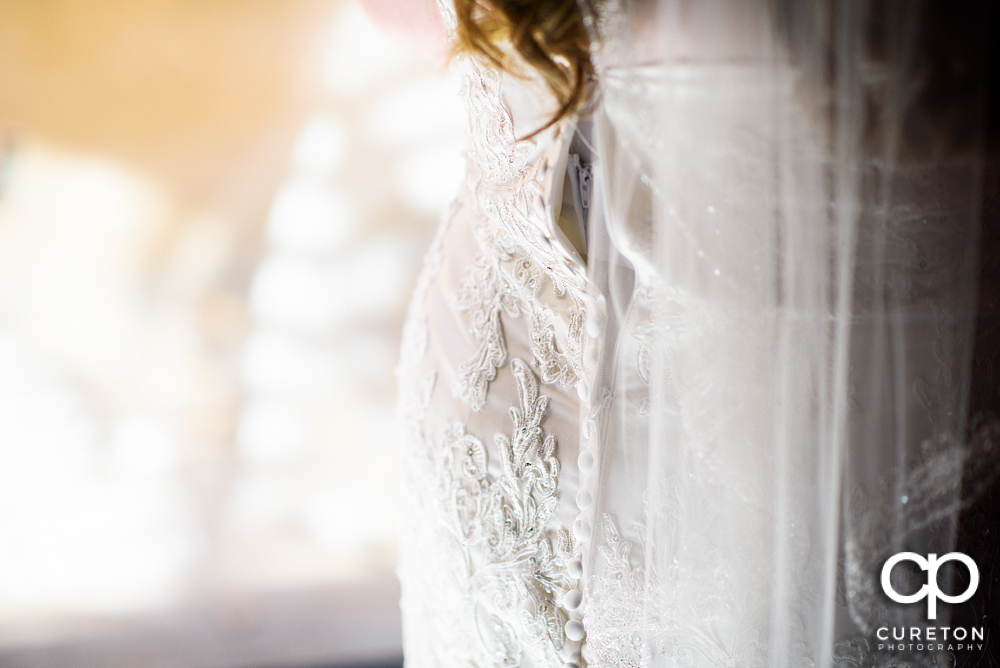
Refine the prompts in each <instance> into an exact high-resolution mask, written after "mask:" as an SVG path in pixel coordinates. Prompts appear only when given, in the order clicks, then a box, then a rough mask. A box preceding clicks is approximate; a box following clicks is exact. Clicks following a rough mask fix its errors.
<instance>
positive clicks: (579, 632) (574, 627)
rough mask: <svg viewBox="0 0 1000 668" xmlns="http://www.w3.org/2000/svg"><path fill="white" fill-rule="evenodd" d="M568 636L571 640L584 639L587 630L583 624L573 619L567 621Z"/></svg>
mask: <svg viewBox="0 0 1000 668" xmlns="http://www.w3.org/2000/svg"><path fill="white" fill-rule="evenodd" d="M564 628H565V629H566V637H567V638H569V639H570V640H583V636H584V635H586V630H585V629H584V628H583V624H581V623H580V622H578V621H576V620H575V619H571V620H569V621H568V622H566V626H565V627H564Z"/></svg>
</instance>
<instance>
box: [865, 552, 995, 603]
mask: <svg viewBox="0 0 1000 668" xmlns="http://www.w3.org/2000/svg"><path fill="white" fill-rule="evenodd" d="M901 561H912V562H914V563H915V564H917V566H920V569H921V570H924V571H927V584H925V585H924V586H923V587H921V588H920V591H918V592H917V593H916V594H910V595H908V596H904V595H902V594H900V593H898V592H897V591H896V590H895V589H893V588H892V582H891V581H890V576H891V575H892V569H893V567H894V566H895V565H896V564H898V563H899V562H901ZM948 561H960V562H962V563H963V564H965V566H966V568H968V569H969V588H968V589H966V590H965V591H964V592H962V593H961V594H958V595H957V596H949V595H948V594H945V593H944V592H943V591H941V590H940V589H938V586H937V572H938V568H940V567H941V564H943V563H945V562H948ZM978 587H979V568H978V567H977V566H976V562H975V561H973V560H972V558H971V557H970V556H969V555H967V554H962V553H961V552H949V553H948V554H946V555H944V556H943V557H941V558H940V559H938V556H937V555H936V554H934V553H933V552H932V553H930V554H928V555H927V558H926V559H924V558H923V557H922V556H920V555H919V554H917V553H916V552H900V553H899V554H896V555H894V556H892V557H890V558H889V560H888V561H886V562H885V565H884V566H883V567H882V590H883V591H884V592H885V594H886V596H888V597H889V598H891V599H892V600H894V601H896V602H897V603H916V602H917V601H919V600H920V599H922V598H924V597H926V598H927V619H937V600H938V599H939V598H940V599H941V600H942V601H944V602H945V603H963V602H964V601H968V600H969V599H970V598H972V595H973V594H975V593H976V589H977V588H978Z"/></svg>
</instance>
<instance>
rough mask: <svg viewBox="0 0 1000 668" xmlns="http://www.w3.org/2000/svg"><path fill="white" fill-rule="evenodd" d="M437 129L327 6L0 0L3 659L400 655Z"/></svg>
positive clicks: (294, 660)
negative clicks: (404, 354) (408, 397)
mask: <svg viewBox="0 0 1000 668" xmlns="http://www.w3.org/2000/svg"><path fill="white" fill-rule="evenodd" d="M462 127H463V126H462V121H461V112H460V107H459V103H458V98H457V96H456V94H455V86H454V85H453V83H452V81H451V80H450V79H449V78H448V77H447V76H446V75H445V73H444V72H443V70H442V69H441V67H440V66H439V65H435V64H433V63H428V62H424V61H422V60H420V59H419V58H417V57H416V56H414V55H412V54H410V53H409V52H407V51H406V50H404V49H403V48H402V47H400V46H399V45H397V44H395V43H394V42H393V41H392V40H390V39H389V38H387V37H385V36H384V35H382V34H381V33H379V32H378V30H377V29H376V28H375V27H374V26H373V25H372V24H371V22H370V20H369V19H368V18H367V16H366V15H365V14H364V12H363V11H362V10H361V9H360V8H359V7H358V6H357V5H356V4H354V3H353V2H352V1H349V0H0V666H4V667H5V668H6V667H13V666H38V667H45V668H50V667H52V668H58V667H62V666H67V667H69V666H72V667H74V668H80V667H89V666H94V667H102V668H103V667H115V668H117V667H119V666H121V667H132V666H184V667H187V666H191V667H194V666H206V667H207V666H218V667H220V668H222V667H232V668H238V667H243V666H246V667H251V666H254V667H258V666H259V667H265V666H268V667H274V668H278V667H279V666H343V665H362V664H373V663H383V664H384V663H390V664H391V663H393V662H397V661H398V660H399V658H398V657H399V655H400V638H399V619H398V612H397V607H396V596H397V590H396V584H395V579H394V576H393V572H392V570H393V568H394V561H395V546H394V532H395V526H394V523H395V506H394V504H395V499H394V497H393V492H394V484H395V476H396V470H395V462H394V456H393V452H392V412H393V402H394V397H393V395H394V391H395V386H394V378H393V375H392V370H393V366H394V365H395V362H396V355H397V353H396V349H397V345H398V337H399V330H400V328H401V324H402V318H403V314H404V311H405V308H406V302H407V299H408V297H409V291H410V289H411V288H412V285H413V281H414V279H415V276H416V273H417V271H418V270H419V265H420V258H421V255H422V253H423V251H424V249H425V248H426V246H427V244H428V241H429V237H430V235H431V234H432V233H433V229H434V226H435V225H436V223H437V220H438V214H439V211H441V210H442V209H443V208H444V207H445V206H446V205H447V203H448V201H449V200H450V198H451V196H452V194H453V191H454V189H455V188H456V186H457V183H458V181H459V179H460V176H461V167H462V158H461V156H460V152H461V151H460V150H461V140H462V134H461V133H462Z"/></svg>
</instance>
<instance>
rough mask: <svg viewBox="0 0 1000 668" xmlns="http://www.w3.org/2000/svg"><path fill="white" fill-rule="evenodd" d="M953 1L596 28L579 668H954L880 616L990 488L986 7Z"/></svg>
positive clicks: (764, 9) (916, 608)
mask: <svg viewBox="0 0 1000 668" xmlns="http://www.w3.org/2000/svg"><path fill="white" fill-rule="evenodd" d="M947 4H948V3H931V2H913V1H908V0H887V1H886V2H878V3H875V2H851V1H846V0H845V1H838V0H817V1H816V2H794V1H793V0H774V1H770V2H768V1H765V0H746V1H742V2H736V1H725V0H605V1H604V2H601V3H599V4H598V5H596V7H597V9H596V11H595V13H593V14H589V15H588V19H587V21H588V25H590V26H591V27H592V29H593V35H594V40H595V44H594V46H595V60H596V65H597V70H598V80H599V100H598V103H597V107H596V112H595V121H594V125H595V137H596V149H597V154H598V156H599V157H598V161H599V168H598V176H597V178H598V181H599V188H598V189H597V190H598V192H599V195H600V197H601V198H602V201H601V203H600V206H595V208H594V211H595V213H594V214H592V215H593V219H592V220H591V222H590V232H589V234H590V239H589V257H590V261H589V266H590V273H591V279H592V280H593V281H595V283H596V284H597V285H599V286H601V288H602V290H603V292H604V295H605V297H604V301H603V302H602V303H601V304H599V305H597V306H598V310H599V311H600V312H601V313H602V314H603V317H604V322H603V327H604V328H605V329H604V331H605V332H606V337H605V340H606V344H605V348H604V349H603V350H602V351H600V355H599V357H598V361H597V363H596V364H595V366H594V369H593V371H592V373H593V377H592V379H591V383H590V386H591V388H592V389H591V390H590V401H589V402H585V404H586V405H585V406H584V409H583V414H582V416H581V419H582V421H583V429H582V430H581V431H582V434H583V443H582V445H581V447H582V448H583V451H584V457H585V458H586V457H589V456H593V457H594V458H596V462H597V463H596V466H594V468H593V469H592V470H591V471H590V472H589V473H588V474H587V477H586V478H585V487H586V489H585V492H584V494H586V495H590V496H589V497H588V498H587V499H586V502H585V503H583V504H581V505H583V506H586V507H587V511H586V512H587V513H588V515H587V520H586V521H587V522H588V523H589V525H590V526H589V527H588V529H590V530H589V531H587V532H586V534H587V535H591V534H592V536H593V537H592V539H591V540H590V541H589V543H587V545H586V548H585V553H584V554H585V558H584V560H583V561H584V567H585V581H586V583H587V591H586V597H585V601H586V606H587V607H586V612H585V622H586V628H587V645H586V650H585V658H587V659H588V661H589V662H591V663H595V664H596V663H600V664H601V665H605V664H608V665H623V666H626V665H627V666H639V665H654V666H698V667H701V666H712V667H718V666H765V665H766V666H775V667H784V666H789V667H796V668H799V667H804V666H830V665H845V666H847V665H849V666H871V665H897V664H896V663H891V661H893V660H895V661H898V662H902V661H903V660H904V659H905V661H908V662H909V664H906V665H914V666H916V665H928V666H930V665H944V664H940V663H939V661H941V658H940V656H939V654H940V653H931V652H927V651H924V652H912V653H907V652H903V653H902V654H901V653H900V652H898V651H890V650H887V649H885V648H882V649H879V647H878V646H877V643H878V640H877V632H878V629H879V628H882V627H900V626H905V627H911V626H920V627H925V626H927V625H928V624H936V625H938V626H941V625H947V624H948V614H949V611H950V608H949V606H946V605H939V607H938V611H937V619H936V620H934V621H930V622H929V621H928V619H927V608H926V601H924V602H923V604H919V605H918V604H912V605H903V604H898V603H894V602H893V601H891V600H890V599H889V598H888V597H887V596H886V595H885V593H884V591H883V589H882V586H881V584H880V576H881V570H882V566H883V564H884V562H885V561H886V560H887V559H888V558H889V557H891V556H892V555H894V554H896V553H899V552H904V551H908V552H914V553H917V554H920V555H927V554H929V553H935V554H938V555H943V554H946V553H949V552H952V551H954V549H955V535H956V522H957V517H958V513H959V511H960V510H961V508H962V503H963V499H967V498H968V497H969V496H970V494H974V493H975V491H976V490H977V489H979V488H981V487H982V486H983V485H985V484H986V483H987V482H988V480H989V476H990V474H991V471H994V470H996V457H995V455H996V453H995V452H990V451H989V447H988V444H987V445H985V446H984V443H988V439H989V433H988V431H989V430H988V429H987V428H984V429H986V431H983V430H979V431H977V430H976V429H973V428H970V425H969V424H967V422H968V420H967V417H966V416H967V415H968V413H969V403H970V378H971V375H970V374H971V361H972V356H973V342H974V337H975V318H976V305H977V286H978V276H979V274H978V271H979V232H980V210H979V207H980V201H981V197H980V194H981V193H980V189H981V187H982V178H983V174H982V170H983V167H982V165H983V155H984V150H985V140H984V120H983V119H984V111H983V110H984V107H985V104H986V98H985V96H986V84H985V81H986V79H985V61H986V58H985V56H984V54H985V52H986V48H987V46H986V45H987V35H986V27H985V26H986V25H987V21H986V18H985V13H986V12H987V8H988V7H987V5H988V3H985V2H982V3H959V4H958V5H956V4H954V3H952V4H951V5H950V6H948V7H946V5H947ZM581 468H585V467H581ZM963 470H964V471H965V476H964V482H963ZM963 486H964V489H965V496H963ZM591 499H592V501H591ZM963 573H964V571H962V570H961V569H960V568H956V569H954V570H949V569H948V568H946V569H942V575H941V577H940V578H939V581H940V582H941V583H942V585H941V586H942V589H945V590H947V591H951V588H950V587H947V586H946V584H945V583H946V580H947V579H948V578H959V579H961V578H962V577H965V576H964V575H963ZM892 577H893V582H894V584H895V586H896V588H897V589H898V591H900V592H904V591H906V592H912V591H916V590H917V589H919V587H920V584H921V583H922V582H924V581H926V580H921V579H920V578H921V577H923V578H926V573H921V572H920V571H918V570H913V571H908V570H907V569H905V568H899V569H896V570H894V571H893V576H892ZM892 657H895V659H893V658H892ZM900 657H902V658H900ZM898 665H903V664H902V663H899V664H898Z"/></svg>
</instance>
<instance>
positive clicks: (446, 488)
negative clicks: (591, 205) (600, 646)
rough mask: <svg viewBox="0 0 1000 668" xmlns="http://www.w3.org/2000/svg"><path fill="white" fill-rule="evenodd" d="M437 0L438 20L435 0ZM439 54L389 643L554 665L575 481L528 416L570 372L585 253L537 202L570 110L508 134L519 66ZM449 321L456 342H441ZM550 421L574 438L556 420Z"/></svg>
mask: <svg viewBox="0 0 1000 668" xmlns="http://www.w3.org/2000/svg"><path fill="white" fill-rule="evenodd" d="M441 9H442V15H443V16H444V19H445V23H446V25H447V26H448V27H449V30H451V31H453V30H454V27H455V19H454V15H453V12H452V9H451V7H450V6H448V3H447V2H443V3H442V4H441ZM457 66H458V68H459V69H460V75H461V80H462V95H463V96H464V98H465V101H466V104H467V109H468V112H469V126H470V147H469V153H468V157H469V162H468V172H467V176H466V180H465V184H464V185H463V188H462V192H461V193H460V196H459V198H458V200H457V202H456V205H455V207H454V208H453V209H452V211H451V212H450V213H449V214H448V216H447V219H446V221H445V223H444V224H443V225H442V227H441V231H440V232H439V233H438V236H437V237H436V238H435V241H434V244H433V245H432V248H431V251H430V252H429V254H428V256H427V260H426V261H425V266H424V270H423V272H422V274H421V276H420V279H419V281H418V285H417V289H416V291H415V293H414V298H413V301H412V303H411V307H410V310H409V313H408V317H407V321H406V325H405V327H404V334H403V339H404V340H403V349H402V355H401V362H400V368H399V373H398V376H399V381H400V399H399V404H398V410H397V412H398V416H399V419H400V421H401V423H402V425H401V426H402V430H401V435H402V437H403V439H404V440H403V447H404V450H403V451H402V452H401V457H402V460H403V467H402V477H403V485H404V495H403V498H404V504H405V505H404V508H403V516H404V518H407V519H405V520H404V522H403V524H404V528H403V537H402V539H401V565H400V579H401V582H402V584H403V601H402V607H403V611H404V635H405V646H406V658H407V663H408V664H409V665H410V666H423V665H465V666H480V667H482V668H485V667H487V666H497V667H513V666H525V667H532V668H533V667H536V666H553V667H557V666H561V665H562V664H563V663H564V662H565V660H566V658H565V656H566V654H565V651H566V648H567V644H568V641H567V635H566V631H565V625H566V623H567V622H568V621H569V619H570V617H571V616H572V614H576V615H577V616H578V613H567V612H566V611H564V610H563V609H561V608H560V606H559V602H560V601H561V600H562V597H563V595H564V594H565V593H566V592H567V591H569V590H571V589H574V588H576V587H577V586H579V584H578V581H577V579H576V578H575V577H571V576H570V575H569V572H568V568H567V564H568V562H569V561H570V560H571V559H574V558H578V557H579V556H580V553H581V545H580V544H579V543H578V542H577V541H576V540H575V539H574V538H573V536H572V535H571V533H570V531H569V527H568V526H566V525H564V519H563V518H565V517H566V516H567V515H568V514H569V513H567V509H566V507H565V506H567V505H569V504H572V494H574V493H575V490H573V489H572V488H571V489H570V490H569V491H570V494H566V493H565V492H566V490H565V489H564V488H563V486H561V485H560V470H561V463H560V460H559V450H558V447H557V443H558V441H559V438H561V437H562V434H563V432H561V431H560V432H559V433H558V434H556V433H552V432H550V431H548V430H547V429H546V428H545V427H544V423H545V418H546V415H547V411H548V408H549V402H550V397H549V396H545V394H544V393H543V392H542V391H541V390H542V388H543V387H544V386H550V387H551V386H556V387H560V388H570V387H573V386H574V385H575V384H576V383H577V382H578V380H579V378H580V377H581V376H582V374H583V363H582V360H583V346H584V337H585V329H586V328H585V326H584V323H585V320H586V312H587V311H586V309H587V307H586V301H585V296H584V293H585V292H586V290H587V289H588V288H587V280H586V269H585V267H584V266H583V264H582V262H581V261H580V260H579V258H578V257H576V256H575V252H574V251H572V250H567V246H566V244H564V243H563V242H562V241H559V240H557V239H556V237H557V234H556V232H555V231H554V230H555V228H554V222H553V221H554V219H555V216H554V213H555V212H554V210H553V207H552V205H553V203H552V201H551V200H552V194H553V192H554V188H555V185H556V181H555V179H557V178H558V179H562V178H564V174H562V173H557V172H558V170H557V169H555V168H556V167H557V166H558V165H559V164H560V160H561V159H562V157H561V156H563V153H564V152H565V151H566V150H567V147H568V143H567V139H568V136H569V135H570V134H571V133H570V132H567V130H568V129H569V128H570V127H571V123H569V122H562V123H560V124H559V125H558V126H556V127H553V128H550V129H549V130H546V131H545V132H543V133H540V134H539V135H538V136H536V137H535V138H534V139H530V140H518V137H517V136H516V132H515V127H514V116H513V115H512V112H511V110H510V109H509V108H508V105H507V103H506V101H505V98H504V90H505V86H519V85H522V83H521V82H518V81H515V80H512V79H510V78H509V77H506V75H503V74H501V73H500V72H499V71H497V70H495V69H494V68H492V67H489V66H486V65H484V64H482V63H480V62H478V61H476V60H475V59H474V58H472V57H460V58H459V59H457ZM452 245H454V248H453V247H452ZM456 249H457V250H456ZM466 253H467V254H466ZM439 315H440V316H445V317H444V318H443V320H442V321H441V326H442V327H446V328H448V329H446V330H445V331H444V332H443V333H441V332H439V331H438V329H437V328H436V325H437V323H438V321H437V320H436V317H437V316H439ZM505 327H507V328H508V329H507V331H506V332H505V330H504V328H505ZM439 334H441V336H442V337H444V338H442V339H436V338H435V337H437V336H438V335H439ZM450 337H456V340H457V339H463V340H464V341H468V342H470V343H471V349H465V348H462V350H464V352H462V353H460V355H461V356H460V357H458V359H454V358H452V357H451V354H452V352H453V351H454V352H455V354H456V356H458V355H459V353H458V352H457V351H458V348H457V347H456V348H452V347H448V346H447V345H445V342H446V341H450V340H451V338H450ZM463 345H464V344H463ZM512 346H513V347H512ZM431 353H433V354H431ZM512 355H514V357H513V358H511V356H512ZM528 355H530V363H529V362H528V361H526V360H527V359H528V357H527V356H528ZM511 379H512V380H513V382H510V383H509V384H506V385H503V387H505V388H506V390H507V392H509V393H510V394H513V392H514V389H515V388H516V392H517V396H516V398H515V397H513V396H510V397H507V396H505V397H504V398H503V400H502V401H499V402H498V401H495V399H496V397H495V396H491V395H490V391H491V387H493V385H494V384H495V383H501V382H502V383H508V381H510V380H511ZM442 385H444V386H448V387H449V389H451V390H452V393H451V394H452V396H453V397H454V399H449V398H448V397H447V395H445V394H443V393H441V392H440V391H439V389H438V388H439V386H442ZM574 395H575V393H574ZM488 399H489V401H488ZM573 401H575V396H574V399H573ZM561 405H564V404H561ZM507 406H509V407H510V408H509V419H508V418H507V417H506V415H507V414H505V413H503V412H502V411H503V408H504V407H507ZM561 410H565V408H561ZM469 411H471V413H470V412H469ZM463 416H464V417H463ZM560 419H563V420H564V419H565V417H561V418H560ZM557 424H569V425H572V426H570V428H572V429H574V432H572V436H573V438H572V439H570V442H572V441H574V440H575V424H573V422H572V421H569V423H566V422H563V423H557ZM574 456H575V455H574ZM574 651H575V650H574Z"/></svg>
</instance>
